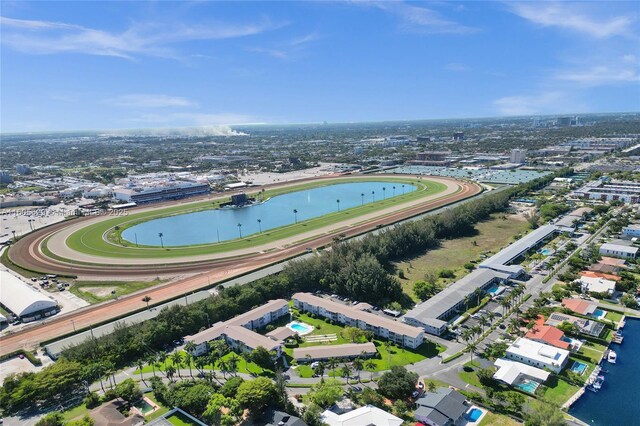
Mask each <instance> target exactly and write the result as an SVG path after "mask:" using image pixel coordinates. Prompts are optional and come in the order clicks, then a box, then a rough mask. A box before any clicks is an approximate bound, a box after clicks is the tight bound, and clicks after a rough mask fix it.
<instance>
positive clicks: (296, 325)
mask: <svg viewBox="0 0 640 426" xmlns="http://www.w3.org/2000/svg"><path fill="white" fill-rule="evenodd" d="M287 328H289V330H292V331H295V332H296V333H298V334H299V335H300V336H304V335H305V334H309V333H311V332H312V331H313V330H314V327H313V326H312V325H309V324H305V323H303V322H298V321H293V322H290V323H289V324H287Z"/></svg>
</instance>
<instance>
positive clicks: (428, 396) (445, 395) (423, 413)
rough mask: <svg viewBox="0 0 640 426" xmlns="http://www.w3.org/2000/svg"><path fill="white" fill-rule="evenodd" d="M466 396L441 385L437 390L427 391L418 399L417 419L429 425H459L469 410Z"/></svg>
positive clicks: (415, 413)
mask: <svg viewBox="0 0 640 426" xmlns="http://www.w3.org/2000/svg"><path fill="white" fill-rule="evenodd" d="M466 399H467V398H466V397H465V396H464V395H462V394H461V393H459V392H457V391H455V390H453V389H449V388H445V387H441V388H438V389H437V390H436V391H435V392H425V394H424V395H423V396H422V397H420V398H418V399H417V400H416V406H417V408H416V410H415V412H414V415H415V417H416V420H418V421H419V422H422V423H423V424H425V425H429V426H452V425H458V424H460V422H461V421H462V420H463V418H464V414H465V413H466V411H467V408H468V407H467V405H466Z"/></svg>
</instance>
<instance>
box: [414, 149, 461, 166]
mask: <svg viewBox="0 0 640 426" xmlns="http://www.w3.org/2000/svg"><path fill="white" fill-rule="evenodd" d="M449 155H451V152H449V151H424V152H417V153H416V159H415V160H412V161H410V163H411V164H413V165H416V166H449V165H450V164H451V161H449V160H448V159H447V157H448V156H449Z"/></svg>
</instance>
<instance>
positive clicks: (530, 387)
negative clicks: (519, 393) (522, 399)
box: [516, 379, 540, 394]
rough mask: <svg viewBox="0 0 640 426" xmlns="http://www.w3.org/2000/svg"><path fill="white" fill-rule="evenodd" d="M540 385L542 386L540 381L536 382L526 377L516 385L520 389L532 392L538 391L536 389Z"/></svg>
mask: <svg viewBox="0 0 640 426" xmlns="http://www.w3.org/2000/svg"><path fill="white" fill-rule="evenodd" d="M538 386H540V383H538V382H534V381H533V380H526V379H525V380H523V381H522V383H518V384H517V385H516V387H517V388H518V389H520V390H523V391H525V392H528V393H531V394H534V393H536V389H538Z"/></svg>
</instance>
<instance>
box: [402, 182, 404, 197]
mask: <svg viewBox="0 0 640 426" xmlns="http://www.w3.org/2000/svg"><path fill="white" fill-rule="evenodd" d="M402 195H404V183H403V184H402Z"/></svg>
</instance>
